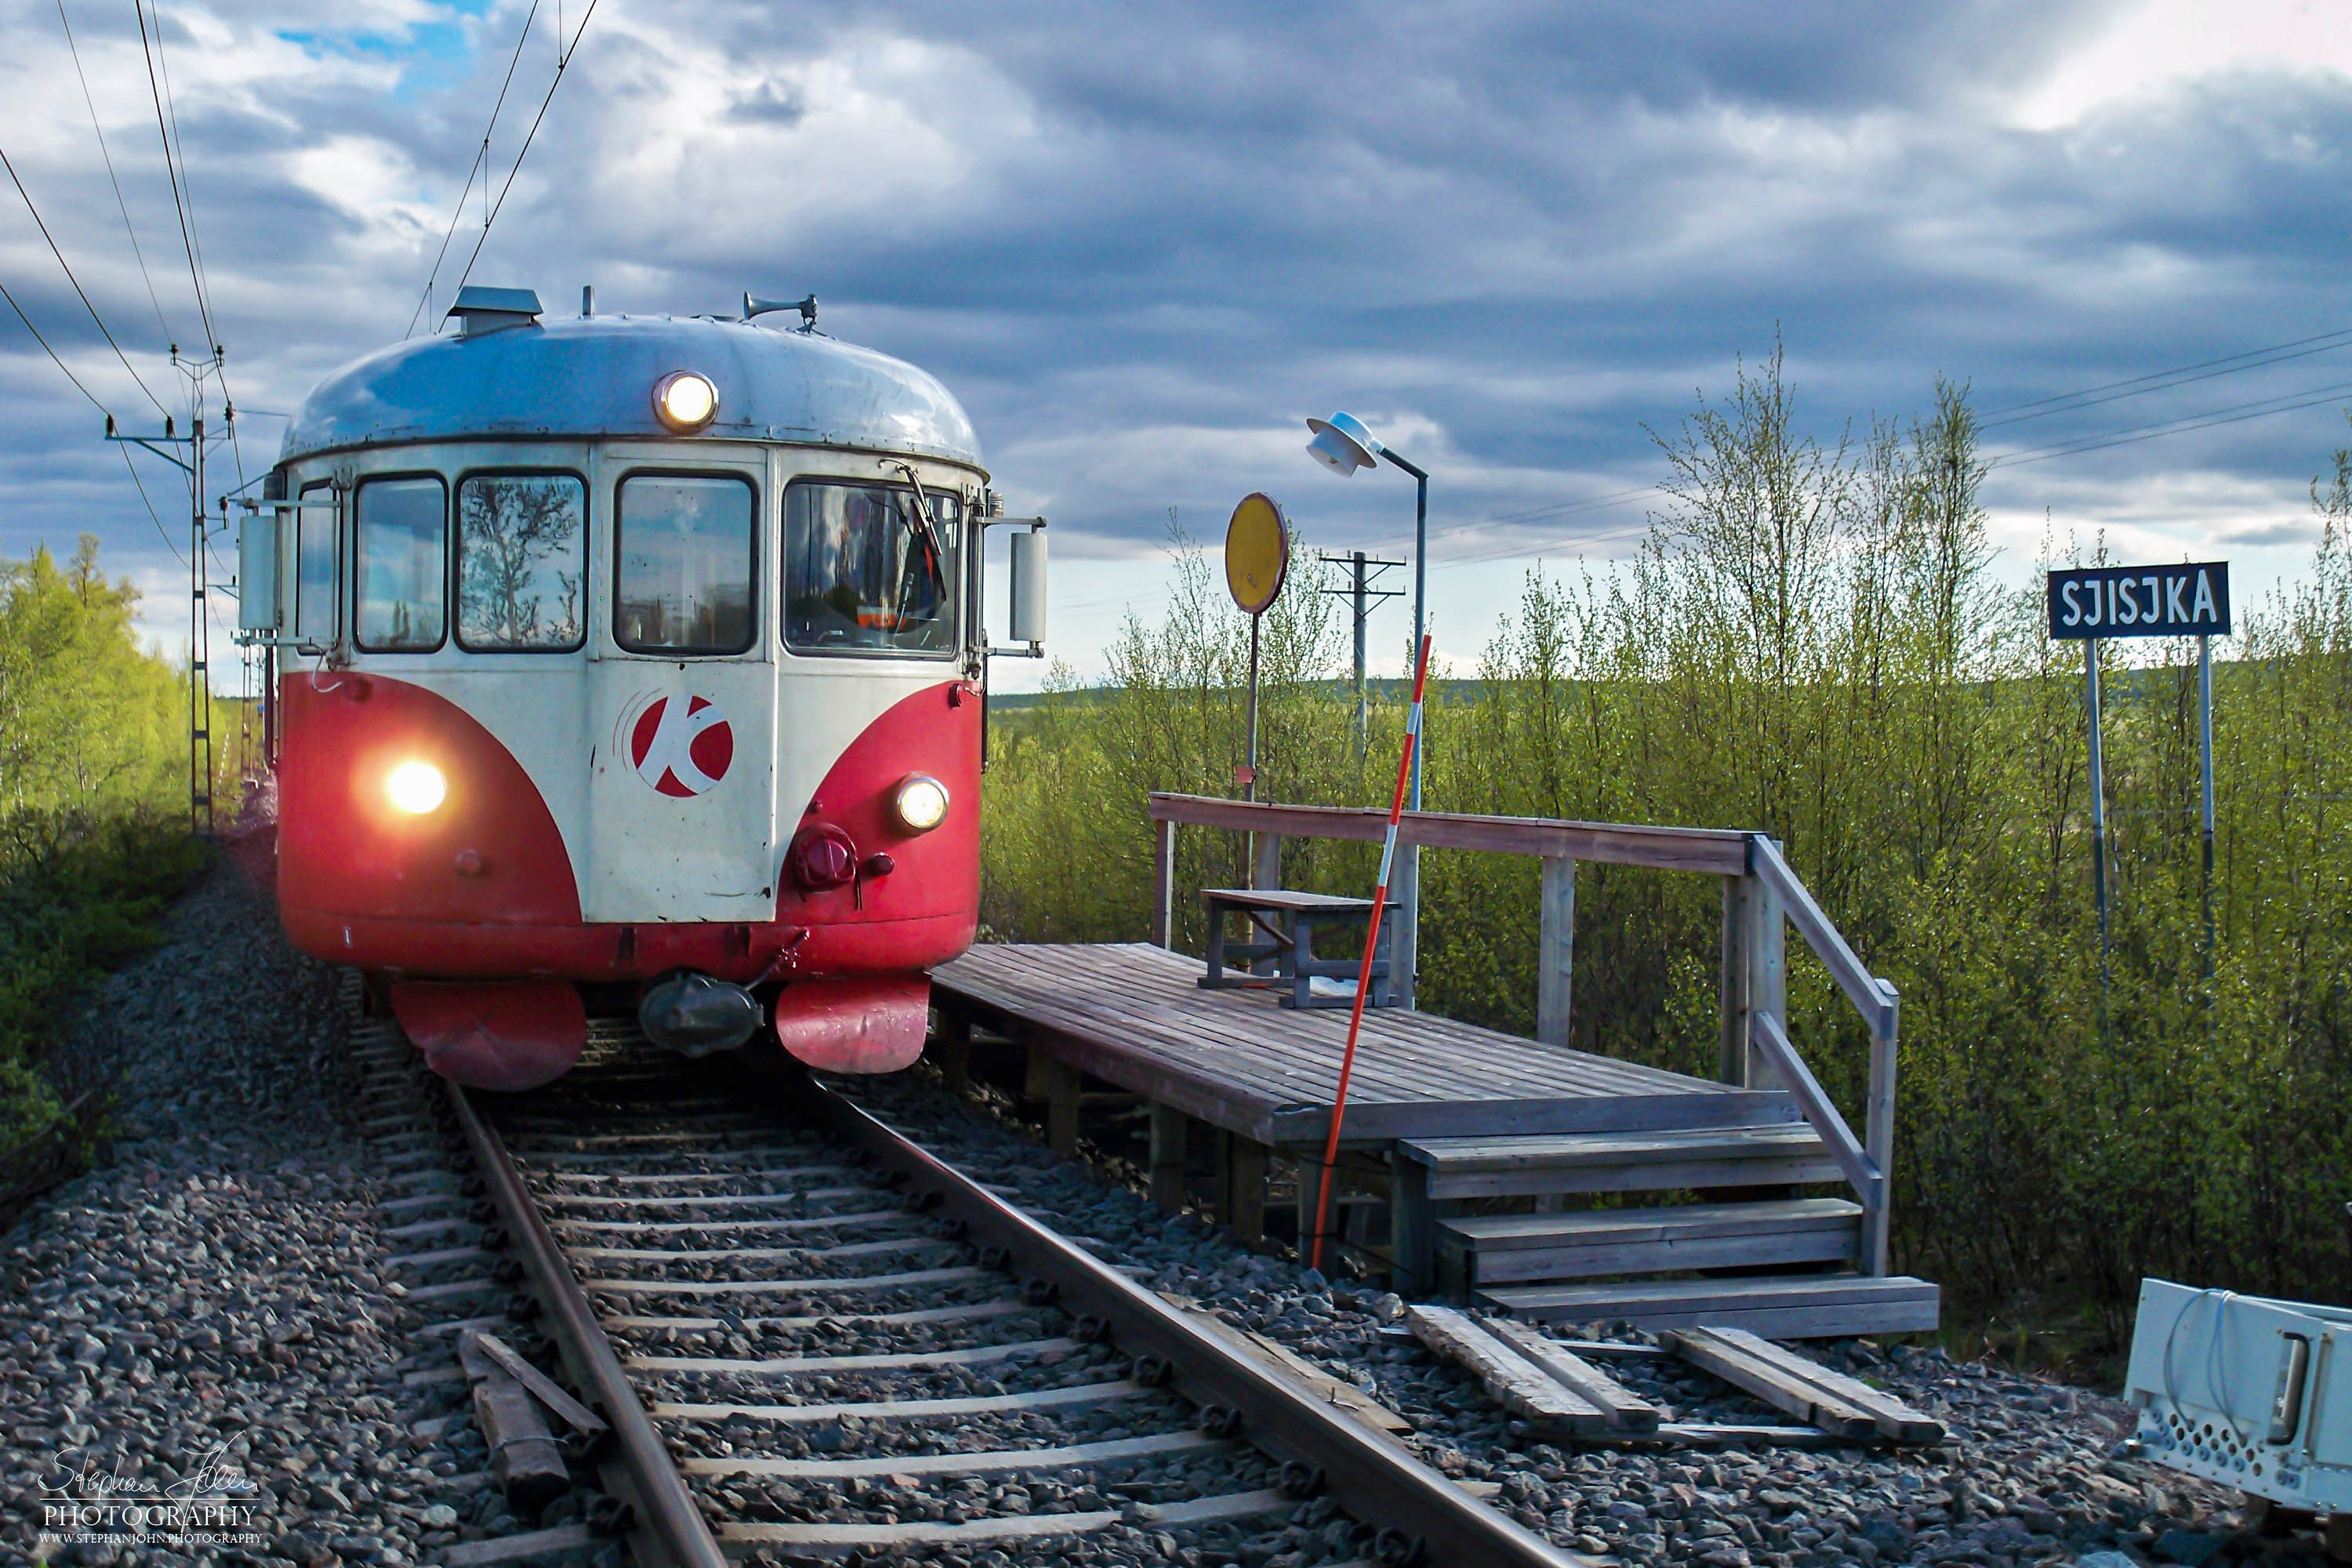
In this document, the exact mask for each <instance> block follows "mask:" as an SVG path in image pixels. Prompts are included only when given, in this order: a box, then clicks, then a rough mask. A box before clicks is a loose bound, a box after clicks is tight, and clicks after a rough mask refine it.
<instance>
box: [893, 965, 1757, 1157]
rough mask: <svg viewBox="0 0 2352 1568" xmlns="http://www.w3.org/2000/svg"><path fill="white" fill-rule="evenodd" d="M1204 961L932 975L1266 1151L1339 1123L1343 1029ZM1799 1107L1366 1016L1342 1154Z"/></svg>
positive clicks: (1328, 1015)
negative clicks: (1428, 1141) (1244, 985)
mask: <svg viewBox="0 0 2352 1568" xmlns="http://www.w3.org/2000/svg"><path fill="white" fill-rule="evenodd" d="M1201 975H1202V965H1201V963H1200V961H1199V960H1197V959H1192V958H1188V957H1186V956H1184V955H1183V954H1181V953H1176V952H1169V951H1168V950H1167V949H1165V948H1160V947H1150V946H1146V945H1144V944H1142V943H1134V944H1104V945H1087V946H1078V945H1070V946H1059V945H1050V946H1049V945H1038V946H1028V945H982V946H979V947H975V948H973V949H972V950H971V952H967V953H966V954H964V955H963V956H962V957H961V958H959V959H957V960H955V961H954V962H953V963H947V964H942V965H941V966H940V968H938V969H936V970H934V971H933V972H932V973H931V980H932V983H933V985H934V986H935V988H936V989H937V991H938V992H940V993H941V994H944V995H946V996H948V997H951V998H953V999H955V1000H957V1001H959V1002H961V1003H962V1004H964V1005H968V1006H973V1007H977V1008H979V1009H981V1010H982V1011H983V1012H984V1013H986V1014H989V1015H992V1016H994V1017H996V1018H997V1019H1000V1020H1003V1021H1008V1022H1017V1023H1018V1024H1019V1025H1021V1026H1025V1027H1026V1029H1027V1030H1028V1031H1029V1032H1030V1037H1031V1038H1032V1039H1033V1040H1034V1043H1035V1044H1037V1045H1038V1046H1039V1047H1042V1048H1044V1049H1045V1051H1046V1052H1048V1053H1049V1054H1050V1055H1052V1056H1053V1057H1054V1058H1055V1059H1057V1060H1059V1061H1062V1062H1064V1063H1066V1064H1067V1065H1068V1066H1071V1067H1075V1068H1079V1069H1081V1070H1082V1071H1084V1072H1087V1073H1088V1074H1090V1075H1092V1076H1093V1077H1096V1078H1098V1079H1103V1080H1104V1081H1105V1082H1107V1083H1113V1084H1117V1085H1118V1087H1119V1088H1121V1089H1127V1090H1129V1091H1130V1092H1132V1093H1135V1094H1139V1095H1142V1096H1144V1097H1145V1098H1147V1099H1149V1100H1151V1101H1153V1102H1154V1103H1155V1104H1160V1105H1167V1106H1172V1107H1174V1108H1175V1109H1177V1110H1181V1111H1183V1112H1184V1113H1185V1114H1187V1115H1189V1116H1194V1117H1198V1118H1199V1119H1201V1120H1202V1121H1207V1122H1209V1123H1211V1124H1212V1125H1213V1126H1216V1127H1219V1128H1222V1129H1223V1130H1225V1131H1229V1132H1233V1133H1235V1134H1238V1135H1240V1136H1242V1137H1245V1138H1249V1139H1252V1140H1254V1141H1255V1142H1260V1143H1264V1144H1266V1145H1269V1146H1270V1147H1273V1148H1276V1149H1280V1150H1288V1149H1292V1148H1297V1147H1308V1146H1312V1147H1315V1148H1316V1149H1317V1150H1318V1152H1319V1147H1320V1145H1321V1143H1322V1141H1323V1139H1324V1137H1325V1135H1326V1133H1327V1131H1328V1128H1329V1126H1330V1115H1331V1100H1332V1096H1333V1093H1334V1091H1335V1090H1336V1089H1337V1087H1338V1084H1339V1058H1340V1056H1341V1054H1342V1053H1343V1051H1344V1050H1345V1048H1346V1046H1347V1039H1348V1016H1347V1015H1346V1013H1344V1012H1340V1011H1338V1010H1336V1009H1335V1010H1333V1011H1330V1012H1300V1011H1297V1010H1295V1009H1288V1008H1284V1007H1280V1006H1277V1005H1276V1003H1275V1000H1274V998H1273V997H1271V996H1269V995H1267V994H1265V993H1262V992H1249V991H1203V990H1202V989H1201V988H1200V986H1199V985H1198V984H1197V982H1198V981H1199V979H1200V978H1201ZM1796 1120H1797V1110H1796V1108H1795V1106H1794V1105H1792V1104H1791V1103H1790V1100H1789V1098H1788V1096H1787V1095H1785V1094H1780V1093H1778V1092H1775V1091H1769V1090H1757V1089H1733V1088H1729V1087H1727V1086H1726V1085H1723V1084H1719V1083H1713V1082H1709V1081H1708V1080H1706V1079H1697V1078H1688V1077H1685V1076H1684V1075H1683V1074H1681V1073H1673V1072H1664V1071H1662V1070H1660V1069H1659V1068H1647V1067H1641V1066H1637V1065H1635V1064H1633V1063H1631V1062H1621V1061H1615V1060H1612V1059H1611V1058H1607V1057H1596V1056H1589V1055H1587V1054H1585V1053H1583V1052H1581V1051H1572V1050H1570V1049H1567V1048H1566V1047H1559V1046H1543V1045H1538V1044H1537V1043H1536V1042H1535V1041H1533V1040H1527V1039H1522V1038H1520V1037H1517V1036H1516V1035H1506V1034H1503V1033H1501V1032H1499V1031H1497V1030H1494V1029H1482V1028H1480V1027H1478V1026H1476V1025H1475V1024H1462V1023H1456V1022H1454V1020H1452V1019H1450V1018H1441V1017H1438V1016H1436V1015H1434V1014H1431V1013H1409V1012H1404V1011H1402V1010H1401V1009H1398V1008H1392V1007H1382V1008H1375V1009H1372V1010H1370V1011H1368V1012H1367V1013H1366V1014H1365V1015H1364V1026H1363V1036H1362V1039H1361V1040H1360V1043H1359V1045H1358V1047H1357V1052H1356V1069H1355V1076H1354V1078H1353V1079H1352V1080H1351V1081H1350V1082H1349V1089H1348V1110H1347V1115H1346V1117H1345V1119H1344V1121H1343V1122H1342V1125H1341V1131H1342V1134H1343V1136H1344V1138H1345V1140H1346V1142H1348V1143H1349V1144H1350V1145H1355V1146H1362V1147H1368V1148H1369V1147H1385V1146H1386V1145H1388V1144H1389V1143H1391V1142H1394V1141H1395V1140H1397V1139H1400V1138H1415V1139H1418V1138H1448V1137H1480V1136H1494V1135H1497V1134H1506V1133H1564V1132H1603V1131H1607V1132H1631V1131H1664V1130H1669V1129H1698V1128H1710V1127H1730V1126H1748V1125H1754V1124H1756V1123H1759V1122H1770V1121H1780V1122H1790V1121H1796Z"/></svg>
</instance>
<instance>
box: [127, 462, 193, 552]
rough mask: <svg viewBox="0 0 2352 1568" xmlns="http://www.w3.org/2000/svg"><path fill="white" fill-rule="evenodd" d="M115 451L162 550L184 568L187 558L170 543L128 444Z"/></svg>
mask: <svg viewBox="0 0 2352 1568" xmlns="http://www.w3.org/2000/svg"><path fill="white" fill-rule="evenodd" d="M115 450H116V451H118V452H121V454H122V466H123V468H125V469H126V470H128V471H129V473H130V475H131V483H132V484H134V485H137V486H138V487H139V500H140V501H141V503H142V505H144V506H145V507H146V508H147V518H148V521H151V522H152V523H153V524H154V525H155V535H156V537H157V538H159V539H161V540H162V541H163V548H164V549H166V550H168V551H170V552H172V559H173V560H174V561H176V562H178V563H180V564H181V565H182V566H183V567H184V566H186V565H187V563H188V558H187V557H186V556H184V555H183V554H181V553H180V547H179V546H178V545H176V544H174V543H173V542H172V531H171V530H170V529H168V528H165V527H164V526H163V514H161V513H160V512H158V511H157V510H155V503H154V501H153V500H152V499H150V498H149V496H148V494H147V481H146V480H145V479H141V478H140V477H139V465H138V464H136V463H134V462H132V461H131V447H129V445H128V444H121V445H118V446H117V447H115Z"/></svg>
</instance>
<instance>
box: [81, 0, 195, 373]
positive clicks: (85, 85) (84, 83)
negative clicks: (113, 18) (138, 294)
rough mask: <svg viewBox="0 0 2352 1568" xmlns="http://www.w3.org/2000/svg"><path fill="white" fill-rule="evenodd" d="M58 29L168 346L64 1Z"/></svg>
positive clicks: (157, 299)
mask: <svg viewBox="0 0 2352 1568" xmlns="http://www.w3.org/2000/svg"><path fill="white" fill-rule="evenodd" d="M58 26H60V27H63V28H64V29H65V34H66V50H67V52H68V54H70V55H71V56H72V57H73V68H74V76H75V78H76V79H78V80H79V81H80V83H81V100H82V103H83V104H84V105H85V106H86V107H87V108H88V109H89V128H90V131H91V132H92V133H94V134H95V135H96V136H97V137H98V155H99V156H100V157H101V158H103V159H105V160H106V178H107V183H108V184H111V185H112V186H113V187H114V205H115V209H116V210H117V211H118V212H120V213H121V214H122V232H123V233H124V234H125V235H127V236H129V237H130V239H131V255H132V256H133V257H135V258H137V259H138V262H139V276H140V278H141V279H143V280H144V281H145V282H146V285H147V302H148V303H149V304H150V305H152V306H153V307H154V308H155V326H156V328H157V330H158V331H161V332H162V333H163V337H164V340H165V341H166V342H169V341H170V339H171V336H172V328H171V324H170V323H169V322H167V321H164V320H163V299H162V298H161V297H160V296H159V295H157V293H156V292H155V278H154V275H153V274H152V273H151V272H149V271H148V270H147V253H146V252H145V251H144V250H142V249H141V248H140V245H139V230H138V229H137V228H136V227H135V226H133V225H132V224H131V204H130V203H129V202H127V201H125V200H123V198H122V181H121V179H120V178H118V177H117V176H116V174H115V173H114V154H113V153H111V152H110V151H108V149H107V145H106V131H105V128H104V127H102V126H101V125H100V124H99V122H98V100H96V99H95V98H93V97H92V96H91V95H90V90H89V75H88V74H87V73H86V72H84V71H83V69H82V68H81V46H80V45H79V44H77V43H75V42H74V34H73V24H72V23H71V22H69V21H68V20H67V19H66V0H58Z"/></svg>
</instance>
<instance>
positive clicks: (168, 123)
mask: <svg viewBox="0 0 2352 1568" xmlns="http://www.w3.org/2000/svg"><path fill="white" fill-rule="evenodd" d="M149 3H150V0H131V11H132V12H133V13H134V14H135V15H136V16H138V18H139V48H140V53H141V54H142V56H143V57H144V58H145V59H146V62H147V91H148V95H149V96H150V97H151V98H152V99H153V100H154V103H155V133H156V135H157V136H159V137H160V138H162V140H163V172H164V174H167V175H169V176H170V177H171V182H172V206H173V211H175V212H176V213H178V214H179V217H180V248H181V249H182V250H184V252H186V254H187V258H188V286H189V288H190V289H194V292H195V296H196V316H197V319H198V320H199V321H201V322H202V323H203V325H204V329H205V346H206V347H210V346H211V345H212V343H213V342H214V341H215V340H214V337H213V308H212V301H211V300H210V299H209V298H207V296H206V293H205V280H204V267H203V264H202V262H201V261H199V260H198V257H199V256H200V255H201V252H200V251H199V250H198V249H197V247H196V239H195V225H194V220H193V219H192V218H191V217H190V216H189V211H188V209H189V208H190V207H192V206H193V205H195V204H194V193H193V192H191V191H189V190H187V189H186V186H187V179H186V171H185V169H184V159H183V158H182V157H181V156H180V154H179V153H178V151H177V148H176V145H175V141H174V132H175V131H176V129H177V127H178V124H179V118H180V111H179V109H178V106H177V105H176V104H175V105H173V107H172V108H171V109H170V110H168V111H167V110H165V108H164V100H165V97H166V95H167V92H168V89H167V86H166V83H167V81H168V79H169V76H170V69H169V66H168V63H167V64H166V67H165V70H164V73H163V77H162V78H159V77H158V76H157V74H156V61H157V60H158V58H160V57H161V56H162V55H163V13H162V12H161V11H158V12H157V13H156V14H155V37H154V39H153V41H152V43H151V42H150V41H149V38H148V34H147V10H146V6H147V4H149Z"/></svg>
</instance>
